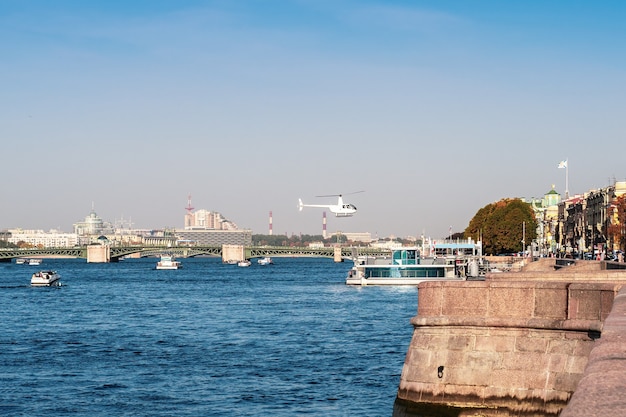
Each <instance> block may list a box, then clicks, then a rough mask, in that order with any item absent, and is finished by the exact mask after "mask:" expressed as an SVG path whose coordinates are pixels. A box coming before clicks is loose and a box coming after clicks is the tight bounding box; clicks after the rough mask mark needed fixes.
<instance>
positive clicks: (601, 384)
mask: <svg viewBox="0 0 626 417" xmlns="http://www.w3.org/2000/svg"><path fill="white" fill-rule="evenodd" d="M623 415H626V287H625V288H622V289H621V290H620V291H619V293H618V295H617V297H615V301H614V302H613V309H612V310H611V314H609V317H607V319H606V320H605V321H604V326H603V328H602V337H600V339H598V340H596V341H595V344H594V347H593V350H592V351H591V354H590V355H589V361H588V362H587V367H586V368H585V373H584V375H583V377H582V379H581V380H580V382H579V383H578V386H577V387H576V390H575V391H574V395H573V396H572V398H571V399H570V401H569V403H568V404H567V407H566V408H565V410H563V412H562V413H561V417H594V416H602V417H611V416H623Z"/></svg>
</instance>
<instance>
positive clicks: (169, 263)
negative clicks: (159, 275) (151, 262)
mask: <svg viewBox="0 0 626 417" xmlns="http://www.w3.org/2000/svg"><path fill="white" fill-rule="evenodd" d="M182 267H183V265H182V264H181V263H180V262H179V261H176V260H174V257H173V256H172V255H161V260H160V261H159V262H157V264H156V269H179V268H182Z"/></svg>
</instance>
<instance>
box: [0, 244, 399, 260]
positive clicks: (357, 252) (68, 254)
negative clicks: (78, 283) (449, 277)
mask: <svg viewBox="0 0 626 417" xmlns="http://www.w3.org/2000/svg"><path fill="white" fill-rule="evenodd" d="M94 250H95V251H98V252H102V253H103V254H102V255H103V258H102V259H103V260H97V257H94V256H91V255H90V252H93V251H94ZM233 250H234V252H233ZM162 253H168V254H172V255H174V256H176V257H180V258H189V257H194V256H215V257H221V258H222V260H224V261H228V260H231V259H232V260H243V259H251V258H262V257H266V256H269V257H318V258H334V259H335V260H336V261H338V257H339V261H340V260H344V259H354V258H355V257H357V256H365V255H367V256H384V255H389V254H390V251H389V250H387V249H375V248H364V247H323V248H309V247H286V246H238V245H222V246H174V247H169V246H143V245H140V246H106V245H89V246H82V247H75V248H39V249H22V248H15V249H0V262H11V260H12V259H14V258H85V259H87V261H89V262H117V261H118V260H119V259H120V258H123V257H125V256H130V255H136V254H139V256H140V257H145V256H159V255H160V254H162ZM233 253H235V255H233ZM233 256H234V257H233ZM238 258H241V259H238Z"/></svg>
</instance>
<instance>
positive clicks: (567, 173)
mask: <svg viewBox="0 0 626 417" xmlns="http://www.w3.org/2000/svg"><path fill="white" fill-rule="evenodd" d="M568 159H569V158H565V199H566V200H567V199H569V161H568Z"/></svg>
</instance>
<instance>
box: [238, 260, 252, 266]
mask: <svg viewBox="0 0 626 417" xmlns="http://www.w3.org/2000/svg"><path fill="white" fill-rule="evenodd" d="M250 265H252V262H250V261H249V260H247V259H244V260H243V261H239V262H237V266H250Z"/></svg>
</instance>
